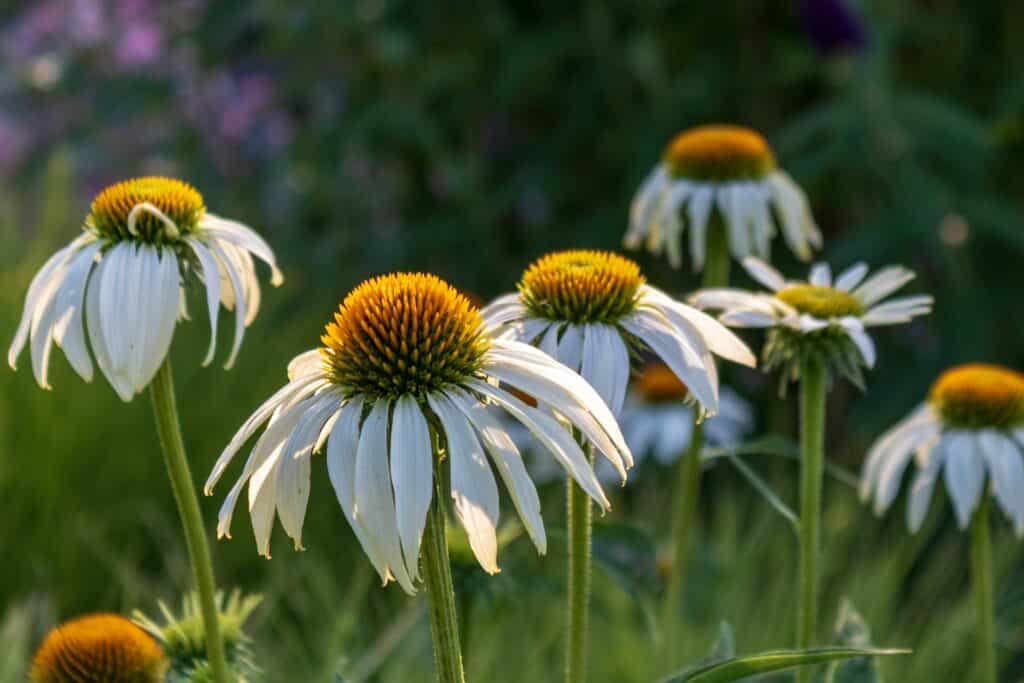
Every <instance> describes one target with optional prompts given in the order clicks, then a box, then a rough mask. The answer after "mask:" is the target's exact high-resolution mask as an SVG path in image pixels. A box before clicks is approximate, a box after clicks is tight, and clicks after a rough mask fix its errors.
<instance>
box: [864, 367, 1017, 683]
mask: <svg viewBox="0 0 1024 683" xmlns="http://www.w3.org/2000/svg"><path fill="white" fill-rule="evenodd" d="M911 461H913V462H914V463H915V465H916V466H917V472H916V474H915V475H914V479H913V482H912V483H911V486H910V492H909V495H908V497H907V526H908V527H909V528H910V531H911V532H916V531H918V530H919V529H920V528H921V525H922V523H923V522H924V518H925V515H926V513H927V512H928V504H929V502H930V501H931V498H932V493H933V492H934V490H935V484H936V483H937V482H938V480H939V477H940V476H941V477H942V478H943V480H944V481H945V485H946V490H947V491H948V492H949V497H950V499H951V500H952V502H953V511H954V512H955V513H956V519H957V522H958V524H959V525H960V528H962V529H965V528H967V527H968V526H970V530H971V531H970V533H971V573H972V578H973V583H974V588H973V591H974V597H975V607H976V610H977V617H978V629H977V635H976V638H977V644H976V648H975V651H976V652H977V654H978V667H979V670H980V672H979V676H978V678H977V680H979V681H984V683H995V681H996V680H997V678H998V674H997V672H998V661H997V657H996V635H995V605H994V583H995V582H994V576H993V568H992V538H991V528H990V526H991V520H990V517H991V512H990V509H991V507H992V504H991V501H992V499H995V502H996V503H997V504H998V505H999V507H1000V508H1002V510H1003V512H1004V513H1005V514H1006V516H1007V517H1008V518H1009V520H1010V522H1011V523H1012V525H1013V529H1014V532H1015V533H1016V535H1017V537H1018V538H1021V537H1024V375H1022V374H1021V373H1019V372H1017V371H1015V370H1011V369H1009V368H1005V367H1001V366H998V365H989V364H985V363H969V364H965V365H959V366H956V367H953V368H951V369H949V370H947V371H946V372H944V373H943V374H942V375H940V376H939V378H938V379H937V380H936V381H935V383H934V384H933V385H932V388H931V392H930V393H929V396H928V400H927V401H925V402H924V403H923V404H922V405H920V406H919V407H918V408H917V409H916V410H914V412H913V413H911V414H910V416H909V417H907V418H906V419H905V420H903V421H902V422H900V423H899V424H897V425H896V426H895V427H893V428H892V429H890V430H889V431H888V432H886V433H885V434H883V435H882V437H881V438H880V439H879V440H878V441H877V442H875V445H874V446H873V447H872V448H871V451H870V453H869V454H868V457H867V460H866V461H865V463H864V470H863V473H862V475H861V487H860V495H861V498H862V499H864V500H868V499H871V498H873V499H874V510H875V513H876V514H879V515H881V514H882V513H883V512H885V511H886V510H887V509H888V508H889V506H890V505H892V503H893V501H894V500H895V499H896V494H897V493H898V492H899V489H900V483H901V480H902V479H903V474H904V472H906V469H907V466H908V465H909V464H910V462H911ZM990 493H991V496H990V495H989V494H990ZM972 680H974V679H972Z"/></svg>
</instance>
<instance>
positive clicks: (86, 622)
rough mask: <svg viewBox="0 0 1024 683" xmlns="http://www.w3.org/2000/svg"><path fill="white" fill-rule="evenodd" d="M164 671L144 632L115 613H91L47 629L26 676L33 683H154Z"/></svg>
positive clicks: (159, 653) (154, 646)
mask: <svg viewBox="0 0 1024 683" xmlns="http://www.w3.org/2000/svg"><path fill="white" fill-rule="evenodd" d="M165 668H166V661H165V659H164V654H163V651H162V650H161V649H160V646H159V645H157V643H156V641H154V640H153V638H151V637H150V636H149V635H148V634H147V633H146V632H145V631H143V630H142V629H141V628H139V627H138V626H136V625H135V624H133V623H132V622H131V621H129V620H127V619H125V618H124V617H120V616H117V615H116V614H94V615H90V616H85V617H80V618H78V619H73V620H71V621H68V622H65V623H64V624H61V625H60V626H58V627H57V628H55V629H53V630H52V631H50V633H49V634H47V636H46V638H45V639H44V640H43V644H42V645H41V646H40V647H39V650H38V652H36V656H35V659H33V661H32V669H31V672H30V673H29V676H30V678H31V680H32V681H33V682H34V683H95V682H96V681H105V682H107V683H157V681H162V680H163V675H164V670H165Z"/></svg>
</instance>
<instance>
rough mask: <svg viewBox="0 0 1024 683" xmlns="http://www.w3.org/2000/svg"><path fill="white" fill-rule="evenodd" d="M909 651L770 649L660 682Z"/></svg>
mask: <svg viewBox="0 0 1024 683" xmlns="http://www.w3.org/2000/svg"><path fill="white" fill-rule="evenodd" d="M909 653H910V650H890V649H885V650H883V649H868V648H857V647H821V648H813V649H809V650H772V651H769V652H760V653H758V654H754V655H746V656H744V657H733V658H731V659H727V660H725V661H723V662H717V663H714V664H705V665H698V666H696V667H693V668H691V669H688V670H686V671H683V672H681V673H678V674H676V675H674V676H670V677H669V678H666V679H665V681H664V683H728V682H729V681H739V680H743V679H744V678H748V677H750V676H756V675H758V674H765V673H773V672H777V671H785V670H786V669H793V668H796V667H801V666H810V665H813V664H825V663H827V662H834V661H838V660H844V659H854V658H863V657H882V656H887V655H902V654H909Z"/></svg>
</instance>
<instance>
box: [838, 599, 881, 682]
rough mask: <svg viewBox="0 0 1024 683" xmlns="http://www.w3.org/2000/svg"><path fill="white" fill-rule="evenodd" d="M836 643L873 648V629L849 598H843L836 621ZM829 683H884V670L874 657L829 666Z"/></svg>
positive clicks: (849, 660)
mask: <svg viewBox="0 0 1024 683" xmlns="http://www.w3.org/2000/svg"><path fill="white" fill-rule="evenodd" d="M836 642H838V643H840V644H841V645H846V646H849V647H862V648H868V647H871V629H870V628H869V627H868V623H867V622H866V621H865V620H864V617H862V616H861V615H860V613H859V612H857V609H856V608H855V607H854V606H853V603H852V602H850V600H849V599H848V598H843V602H842V605H841V606H840V607H839V618H838V619H837V620H836ZM825 680H826V682H827V683H882V681H883V678H882V670H881V667H879V665H878V660H877V659H874V658H873V657H863V658H857V659H848V660H846V661H842V662H832V663H831V664H829V667H828V671H827V673H826V674H825Z"/></svg>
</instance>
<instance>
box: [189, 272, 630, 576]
mask: <svg viewBox="0 0 1024 683" xmlns="http://www.w3.org/2000/svg"><path fill="white" fill-rule="evenodd" d="M322 342H323V344H324V346H323V347H322V348H319V349H315V350H312V351H308V352H306V353H303V354H302V355H300V356H298V357H296V358H295V359H294V360H293V361H292V363H291V364H290V365H289V368H288V376H289V380H290V381H289V383H288V384H287V385H286V386H285V387H284V388H283V389H281V390H280V391H279V392H277V393H276V394H275V395H274V396H273V397H271V398H270V399H269V400H268V401H267V402H266V403H264V404H263V405H262V406H260V408H259V409H258V410H257V411H256V412H255V413H254V414H253V415H252V417H250V418H249V420H247V421H246V423H245V424H244V425H243V427H242V428H241V430H240V431H239V432H238V434H236V435H235V438H233V439H232V440H231V443H230V444H229V445H228V447H227V448H226V449H225V451H224V453H223V454H222V455H221V457H220V459H219V460H218V461H217V464H216V466H215V467H214V470H213V472H212V473H211V475H210V478H209V480H208V481H207V484H206V490H207V493H208V494H209V493H210V491H211V489H212V487H213V485H214V484H215V483H216V482H217V480H218V479H219V478H220V476H221V475H222V474H223V472H224V470H225V468H226V467H227V466H228V464H229V463H230V461H231V459H232V458H233V457H234V455H235V453H236V452H237V451H238V449H239V448H241V446H242V445H243V444H244V443H245V441H246V440H247V439H248V438H249V437H250V436H252V435H253V434H254V433H255V432H256V431H257V430H258V429H259V428H260V427H261V426H262V425H263V424H264V423H266V422H269V425H268V427H267V431H266V432H265V433H264V435H263V436H262V437H261V438H260V439H259V440H258V441H257V443H256V446H255V447H254V448H253V451H252V453H251V455H250V457H249V460H248V461H247V463H246V465H245V468H244V471H243V472H242V476H241V477H240V478H239V480H238V482H237V483H236V484H235V486H234V488H232V490H231V492H230V493H229V494H228V497H227V499H226V500H225V501H224V505H223V507H222V509H221V515H220V524H219V526H218V532H219V534H220V535H221V536H226V535H228V532H229V527H230V523H231V516H232V512H233V510H234V507H235V503H236V501H237V499H238V496H239V494H240V493H241V490H242V487H243V486H244V485H245V484H246V483H248V485H249V506H250V512H251V513H252V521H253V527H254V530H255V532H256V540H257V545H258V547H259V551H260V552H261V553H262V554H264V555H267V554H268V553H269V546H270V531H271V524H272V522H273V519H274V515H275V509H276V512H277V514H278V515H279V516H280V519H281V523H282V525H283V526H284V529H285V531H286V532H287V533H288V534H289V535H290V536H291V537H292V538H293V539H294V541H295V544H296V546H300V545H301V532H302V522H303V516H304V514H305V508H306V502H307V498H306V497H307V496H308V494H309V476H310V470H309V457H310V455H311V454H312V452H313V451H315V450H316V449H318V448H319V447H321V446H323V445H324V444H326V452H327V466H328V469H329V472H330V475H331V480H332V483H333V484H334V486H335V490H336V493H337V494H338V501H339V503H340V504H341V508H342V510H343V512H344V513H345V514H346V516H347V517H348V520H349V523H350V524H351V525H352V528H353V530H354V531H355V533H356V535H357V536H358V537H359V540H360V542H361V543H362V544H363V548H364V549H365V550H366V553H367V555H368V556H369V558H370V560H371V562H373V564H374V566H375V567H376V568H377V570H378V572H379V573H380V575H381V577H382V578H383V579H384V580H385V581H388V580H391V579H392V578H393V579H395V580H397V581H398V582H399V583H400V584H401V585H402V587H403V588H404V589H405V590H406V591H408V592H410V593H413V592H414V591H415V587H414V584H413V580H414V579H415V577H416V576H417V575H418V574H419V572H418V570H417V561H418V558H419V554H420V553H419V551H420V538H421V535H422V533H423V525H424V522H425V518H426V513H427V508H428V506H429V504H430V501H431V497H432V495H433V483H432V482H433V478H432V474H433V467H434V464H435V463H434V461H433V458H432V455H431V453H432V450H433V449H432V443H433V438H435V437H436V438H439V439H441V441H442V442H444V443H446V444H447V447H446V449H445V456H446V458H447V459H448V461H449V463H450V468H451V496H452V498H453V500H454V501H455V511H456V514H457V516H458V518H459V521H460V522H461V523H462V525H463V526H464V527H465V529H466V532H467V534H468V535H469V538H470V541H471V543H472V547H473V551H474V553H475V554H476V557H477V559H478V561H479V562H480V565H481V566H482V567H483V568H484V569H485V570H487V571H488V572H491V573H494V572H497V571H498V565H497V560H496V556H495V549H496V544H495V526H496V523H497V518H498V489H497V487H496V484H495V479H494V474H493V470H492V466H491V464H488V460H487V458H486V457H485V455H488V456H490V459H491V461H492V462H493V467H494V468H497V470H498V474H499V475H500V476H501V477H502V479H503V480H504V482H505V484H506V486H507V487H508V489H509V493H510V494H511V497H512V500H513V502H514V503H515V505H516V507H517V509H518V511H519V514H520V516H521V517H522V519H523V523H524V524H525V526H526V528H527V531H528V532H529V534H530V537H531V538H532V539H533V541H534V543H535V544H536V545H537V548H538V550H540V551H541V552H543V551H544V550H545V548H546V540H545V534H544V526H543V524H542V522H541V517H540V502H539V500H538V499H537V495H536V490H535V488H534V485H533V482H532V481H531V480H530V478H529V477H528V476H527V474H526V470H525V467H524V466H523V463H522V459H521V457H520V455H519V452H518V450H517V449H516V447H515V446H514V445H513V443H512V441H511V439H510V438H509V436H508V434H507V433H506V432H505V431H504V430H503V429H502V428H501V427H500V426H499V425H500V423H499V422H498V416H497V415H496V414H494V413H493V412H492V410H491V409H492V408H493V407H497V408H500V409H502V410H504V411H506V412H507V413H508V414H509V415H511V416H512V417H513V418H515V419H516V420H518V421H519V422H521V423H522V424H523V425H524V426H526V427H527V428H528V429H529V430H530V432H531V433H533V435H534V436H535V437H536V438H537V439H538V440H539V441H540V442H541V443H542V444H544V446H546V447H547V449H548V451H549V452H550V453H551V455H552V456H554V458H555V459H556V460H558V462H559V463H560V464H561V465H562V466H563V467H564V468H565V470H566V471H567V472H568V473H569V475H570V476H572V477H573V478H574V479H575V480H576V481H577V482H579V484H580V486H582V487H583V488H584V489H585V490H586V491H587V493H588V494H589V495H590V496H591V497H592V498H593V499H594V500H595V501H597V503H598V504H599V505H601V506H602V507H603V508H606V507H607V506H608V501H607V499H606V497H605V495H604V493H603V491H602V490H601V486H600V484H599V483H598V481H597V478H596V477H595V476H594V473H593V470H592V468H591V467H590V465H589V463H587V461H586V458H584V456H583V453H582V452H581V450H580V448H579V446H577V445H576V444H575V442H574V441H573V440H572V438H571V436H570V434H569V432H568V431H567V430H566V429H565V428H564V427H562V426H561V425H560V424H559V423H558V422H557V421H556V420H555V419H554V418H552V417H551V415H550V414H549V412H548V411H546V410H542V409H540V408H537V407H532V406H530V405H527V404H526V403H524V402H523V401H522V400H520V399H519V398H518V397H517V396H516V395H514V394H513V393H512V392H511V391H509V390H508V388H507V387H506V386H505V385H509V386H511V387H516V388H518V389H520V390H522V391H523V392H526V393H528V394H529V395H531V396H534V397H537V399H538V401H539V402H540V403H541V404H542V407H545V408H547V407H551V408H553V409H554V410H556V411H557V412H558V413H559V414H560V415H561V416H563V417H565V418H566V419H568V420H569V421H570V422H571V423H572V424H574V425H575V426H576V427H577V428H578V429H580V430H581V431H582V432H583V433H584V434H586V435H587V437H588V438H590V439H593V442H594V443H595V444H596V445H597V446H598V448H599V450H600V451H601V452H602V453H603V454H604V455H605V457H607V458H608V460H609V461H610V462H611V463H612V464H613V465H614V467H615V468H616V469H617V470H619V471H620V472H624V468H625V466H626V464H627V463H629V462H631V461H632V457H631V455H630V453H629V450H628V448H627V446H626V444H625V441H624V439H623V437H622V434H621V432H620V431H619V428H618V426H617V425H616V423H615V420H614V418H613V417H612V415H611V412H610V411H609V410H608V408H607V406H605V405H604V403H603V402H602V401H601V399H600V397H599V396H598V395H597V393H596V392H595V391H594V390H593V389H592V388H591V387H590V386H589V385H588V384H587V383H586V382H584V381H583V380H582V379H581V378H580V377H579V376H578V375H577V374H576V373H574V372H572V371H570V370H569V369H568V368H566V367H564V366H562V365H560V364H558V363H557V362H555V361H553V360H552V359H551V358H549V357H548V356H547V355H545V354H543V353H541V352H540V351H538V350H537V349H534V348H532V347H530V346H527V345H526V344H522V343H519V342H516V341H512V340H508V339H492V338H491V337H490V336H489V335H488V334H487V331H486V328H485V326H484V325H483V321H482V319H481V317H480V314H479V312H478V311H477V309H475V308H474V307H472V306H471V305H470V304H469V302H468V301H467V300H466V299H465V297H463V296H462V295H461V294H459V293H458V292H456V290H455V289H453V288H452V287H451V286H450V285H448V284H447V283H445V282H443V281H442V280H439V279H438V278H436V277H433V276H431V275H423V274H408V273H402V274H393V275H385V276H381V277H377V278H374V279H371V280H368V281H367V282H364V283H363V284H362V285H360V286H359V287H357V288H356V289H355V290H353V291H352V292H351V293H350V294H349V295H348V296H347V297H346V298H345V300H344V302H343V303H342V304H341V307H340V310H339V311H338V313H336V314H335V317H334V321H333V322H331V323H329V324H328V325H327V328H326V333H325V334H324V335H323V337H322ZM499 383H501V385H500V386H499Z"/></svg>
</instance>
